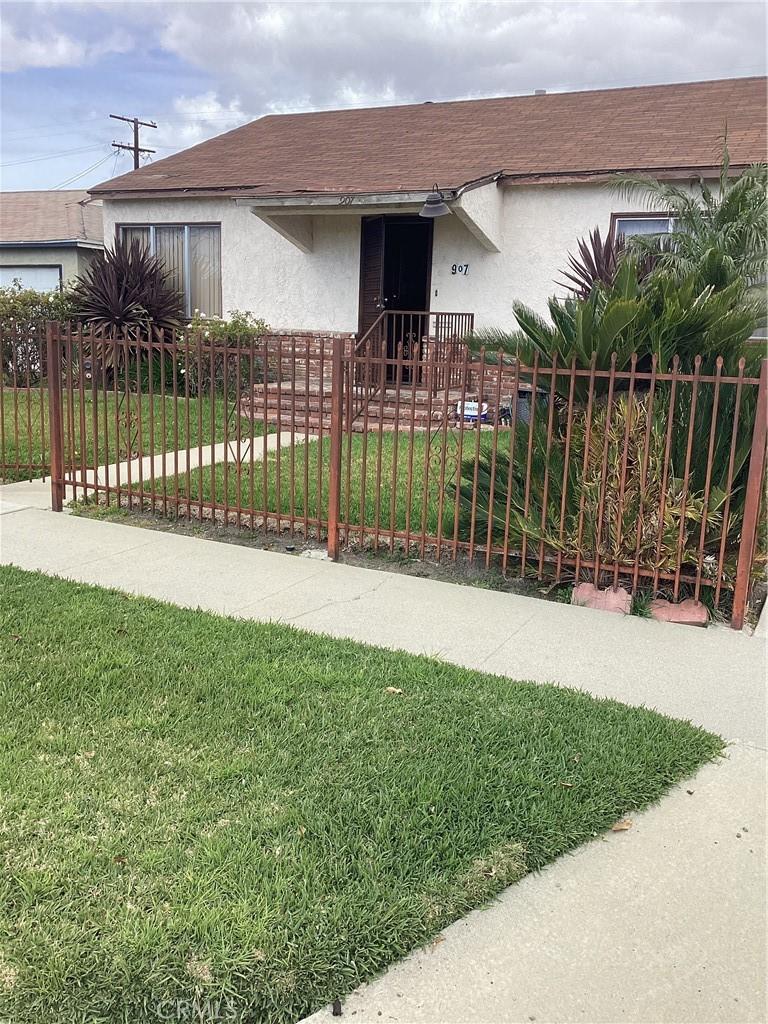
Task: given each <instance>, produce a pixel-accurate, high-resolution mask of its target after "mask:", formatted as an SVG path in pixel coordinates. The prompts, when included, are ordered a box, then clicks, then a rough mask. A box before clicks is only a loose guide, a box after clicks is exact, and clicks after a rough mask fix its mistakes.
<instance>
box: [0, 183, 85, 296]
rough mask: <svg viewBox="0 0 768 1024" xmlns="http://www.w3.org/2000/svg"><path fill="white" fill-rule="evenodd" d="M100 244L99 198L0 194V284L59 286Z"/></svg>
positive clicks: (37, 287) (40, 287) (41, 288)
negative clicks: (16, 283) (18, 283)
mask: <svg viewBox="0 0 768 1024" xmlns="http://www.w3.org/2000/svg"><path fill="white" fill-rule="evenodd" d="M103 248H104V227H103V224H102V207H101V202H100V201H98V200H94V199H92V198H91V197H90V196H89V195H88V193H87V192H82V191H79V190H78V191H66V192H65V191H61V192H53V191H52V192H2V193H0V285H11V284H13V282H14V281H15V280H18V281H20V282H21V285H22V286H23V287H24V288H34V289H35V290H36V291H40V292H47V291H51V290H52V289H56V288H61V287H63V285H65V284H66V283H67V282H68V281H71V280H72V279H73V278H75V277H77V275H78V274H79V273H80V272H81V271H82V270H84V269H85V267H86V266H87V265H88V263H89V262H90V261H91V260H92V259H93V257H94V255H95V254H96V253H97V252H101V251H102V250H103Z"/></svg>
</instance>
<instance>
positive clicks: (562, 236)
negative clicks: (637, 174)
mask: <svg viewBox="0 0 768 1024" xmlns="http://www.w3.org/2000/svg"><path fill="white" fill-rule="evenodd" d="M478 191H481V190H478ZM482 191H485V189H483V190H482ZM620 209H623V207H622V205H621V201H620V200H618V199H617V198H616V197H615V196H614V195H613V193H612V192H611V190H610V189H609V188H607V187H606V186H604V185H567V186H565V185H561V186H541V185H538V186H535V187H514V188H508V189H504V190H503V202H502V204H501V231H500V235H501V238H500V248H501V252H499V253H494V252H488V251H487V249H484V248H483V247H482V245H481V244H480V242H478V241H477V240H476V239H475V238H473V237H472V236H471V235H470V234H469V232H468V231H467V229H466V228H465V227H464V226H463V225H462V224H460V223H459V221H458V220H457V219H456V218H455V217H441V218H439V219H438V220H437V221H436V222H435V240H434V250H433V256H432V308H433V309H439V310H445V311H447V312H458V311H467V312H474V313H475V321H476V324H477V325H478V326H498V327H508V326H510V325H511V324H512V323H513V314H512V303H513V301H514V300H516V299H517V300H520V301H521V302H524V303H525V304H526V305H529V306H532V307H533V308H534V309H535V310H536V311H537V312H539V313H544V314H545V313H546V312H547V299H548V298H549V296H550V295H553V294H561V295H562V294H564V289H563V288H559V287H558V286H557V285H556V284H555V279H556V278H558V277H559V276H560V272H561V270H562V269H563V268H564V267H565V266H566V263H567V260H568V253H569V252H573V251H575V249H576V245H577V241H578V239H579V238H582V237H583V236H584V235H586V234H588V233H589V231H591V230H592V229H593V228H594V227H599V228H600V231H601V233H602V235H603V237H605V235H606V233H607V232H608V230H609V227H610V223H611V213H612V212H613V211H618V210H620ZM465 264H468V265H469V266H468V268H467V270H466V272H465V273H459V272H458V271H457V272H455V273H454V271H453V268H454V266H457V267H458V266H463V265H465Z"/></svg>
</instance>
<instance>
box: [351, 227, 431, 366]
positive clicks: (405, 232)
mask: <svg viewBox="0 0 768 1024" xmlns="http://www.w3.org/2000/svg"><path fill="white" fill-rule="evenodd" d="M432 223H433V222H432V221H431V220H427V219H425V218H423V217H417V216H389V217H364V218H363V222H362V231H361V246H360V317H359V320H360V327H359V329H360V332H361V333H363V332H364V331H366V330H368V328H369V327H370V326H371V324H372V323H373V322H374V321H375V319H376V317H377V316H378V315H379V314H380V313H381V311H382V309H391V310H399V311H403V312H407V313H422V312H425V311H426V310H428V309H429V289H430V277H431V272H432ZM427 330H428V323H427V317H424V316H422V317H413V316H410V317H398V316H393V317H391V318H390V319H389V322H388V324H387V356H388V358H390V359H394V358H395V357H396V355H397V351H398V346H399V345H400V344H401V343H402V346H403V355H404V356H405V357H406V358H411V357H412V356H413V354H414V350H413V346H414V345H418V346H419V347H420V346H421V339H422V337H423V336H424V335H425V334H426V333H427ZM388 371H389V372H388V377H389V379H390V380H391V379H393V378H394V375H395V367H394V366H392V367H388ZM403 378H404V381H403V382H404V383H408V382H409V376H408V370H407V368H404V369H403Z"/></svg>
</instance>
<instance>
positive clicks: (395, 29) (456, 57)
mask: <svg viewBox="0 0 768 1024" xmlns="http://www.w3.org/2000/svg"><path fill="white" fill-rule="evenodd" d="M167 11H168V13H167V17H166V18H165V20H164V23H163V24H162V26H161V29H160V39H161V40H162V44H163V46H164V47H166V48H167V49H170V50H172V51H173V52H175V53H177V54H178V55H179V56H183V57H184V58H185V59H186V60H188V61H191V62H193V63H196V64H198V65H199V66H200V67H205V68H208V69H211V68H216V74H217V75H218V77H219V78H220V80H221V83H222V86H223V87H224V88H229V89H231V90H234V91H235V92H236V93H237V94H238V96H239V98H240V100H241V102H242V103H243V104H244V105H246V106H247V107H249V108H252V109H255V110H258V111H261V110H285V109H294V108H301V109H303V108H307V107H327V106H334V105H343V106H347V105H358V104H360V103H379V102H382V101H384V102H392V100H393V99H394V100H424V99H448V98H458V97H466V96H476V95H491V94H509V93H515V92H527V91H531V90H532V89H534V88H549V89H563V88H579V87H596V86H611V85H624V84H641V83H645V82H659V81H675V80H691V79H696V78H715V77H729V76H732V75H739V74H749V73H759V72H760V71H761V70H762V69H763V68H764V66H765V9H764V7H763V5H762V4H761V3H685V2H622V3H617V2H608V3H602V2H587V3H581V2H568V3H548V2H541V3H421V4H417V3H375V4H368V3H356V4H351V3H324V4H323V3H320V4H305V3H284V4H191V5H177V6H173V5H172V6H171V8H170V9H167Z"/></svg>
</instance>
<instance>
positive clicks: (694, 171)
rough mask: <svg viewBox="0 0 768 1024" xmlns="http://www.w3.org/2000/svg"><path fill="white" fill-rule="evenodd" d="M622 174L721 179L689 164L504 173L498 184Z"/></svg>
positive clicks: (737, 170) (713, 170) (734, 167)
mask: <svg viewBox="0 0 768 1024" xmlns="http://www.w3.org/2000/svg"><path fill="white" fill-rule="evenodd" d="M749 166H750V165H749V164H746V163H740V164H737V163H732V164H731V165H730V169H729V174H730V175H731V176H734V175H737V174H741V172H742V171H744V170H745V169H746V168H747V167H749ZM623 174H645V175H648V176H650V177H654V178H658V179H660V180H661V181H685V180H687V179H690V178H698V177H703V178H717V177H719V176H720V166H719V165H716V164H710V165H706V166H705V165H701V164H696V165H690V166H681V167H622V168H619V169H612V170H594V171H584V170H573V171H542V172H536V173H533V172H528V171H526V172H518V171H504V172H503V174H502V176H501V179H500V183H501V184H502V185H504V186H505V187H513V186H515V185H579V184H592V183H595V182H598V183H599V182H605V181H615V179H616V177H617V176H618V175H623Z"/></svg>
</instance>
